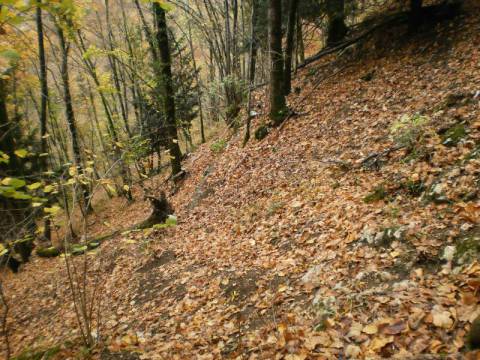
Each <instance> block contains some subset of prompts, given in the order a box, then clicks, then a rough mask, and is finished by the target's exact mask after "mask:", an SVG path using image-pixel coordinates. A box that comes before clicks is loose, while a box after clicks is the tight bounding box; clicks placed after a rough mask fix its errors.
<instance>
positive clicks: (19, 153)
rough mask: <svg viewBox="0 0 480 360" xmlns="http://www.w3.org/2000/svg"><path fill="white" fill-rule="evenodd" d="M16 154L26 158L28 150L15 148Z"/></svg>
mask: <svg viewBox="0 0 480 360" xmlns="http://www.w3.org/2000/svg"><path fill="white" fill-rule="evenodd" d="M15 155H17V156H18V157H19V158H22V159H23V158H25V157H27V155H28V151H27V150H25V149H18V150H15Z"/></svg>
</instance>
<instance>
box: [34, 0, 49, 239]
mask: <svg viewBox="0 0 480 360" xmlns="http://www.w3.org/2000/svg"><path fill="white" fill-rule="evenodd" d="M41 4H42V0H37V8H36V23H37V35H38V59H39V62H40V154H41V155H40V159H39V160H40V167H41V169H42V171H43V172H47V171H48V160H47V159H48V158H47V156H46V154H47V152H48V144H47V114H48V113H47V111H48V109H47V106H48V82H47V63H46V58H45V44H44V39H43V19H42V8H41V7H40V6H41ZM50 225H51V223H50V218H49V217H47V218H46V219H45V221H44V231H43V237H44V239H45V240H46V241H48V242H50V240H51V237H52V233H51V226H50Z"/></svg>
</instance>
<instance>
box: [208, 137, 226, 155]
mask: <svg viewBox="0 0 480 360" xmlns="http://www.w3.org/2000/svg"><path fill="white" fill-rule="evenodd" d="M226 147H227V142H226V141H225V140H223V139H219V140H217V141H215V142H214V143H212V144H211V145H210V150H211V151H212V152H214V153H216V154H219V153H221V152H223V150H225V148H226Z"/></svg>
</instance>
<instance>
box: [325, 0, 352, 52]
mask: <svg viewBox="0 0 480 360" xmlns="http://www.w3.org/2000/svg"><path fill="white" fill-rule="evenodd" d="M327 17H328V29H327V46H333V45H335V44H337V43H339V42H340V41H342V40H343V39H344V38H345V35H346V34H347V30H348V29H347V26H346V25H345V0H327Z"/></svg>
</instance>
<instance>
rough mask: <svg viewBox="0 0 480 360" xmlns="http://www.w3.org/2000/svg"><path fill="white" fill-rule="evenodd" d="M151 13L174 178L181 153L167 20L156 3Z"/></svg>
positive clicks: (178, 167) (179, 169) (163, 11)
mask: <svg viewBox="0 0 480 360" xmlns="http://www.w3.org/2000/svg"><path fill="white" fill-rule="evenodd" d="M153 11H154V14H155V20H156V25H157V33H156V40H157V46H158V50H159V55H160V59H159V62H160V63H159V64H158V66H159V71H158V75H159V81H160V90H161V91H160V94H161V97H162V99H161V100H162V102H163V107H164V111H165V117H166V132H167V138H168V149H169V152H170V164H171V166H172V175H173V177H175V175H177V174H178V173H180V172H181V171H182V165H181V159H182V153H181V151H180V146H179V145H178V134H177V124H176V119H175V99H174V91H173V85H172V62H171V54H170V44H169V39H168V28H167V19H166V16H165V10H164V9H163V8H162V7H161V6H160V4H159V3H158V2H154V3H153Z"/></svg>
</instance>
